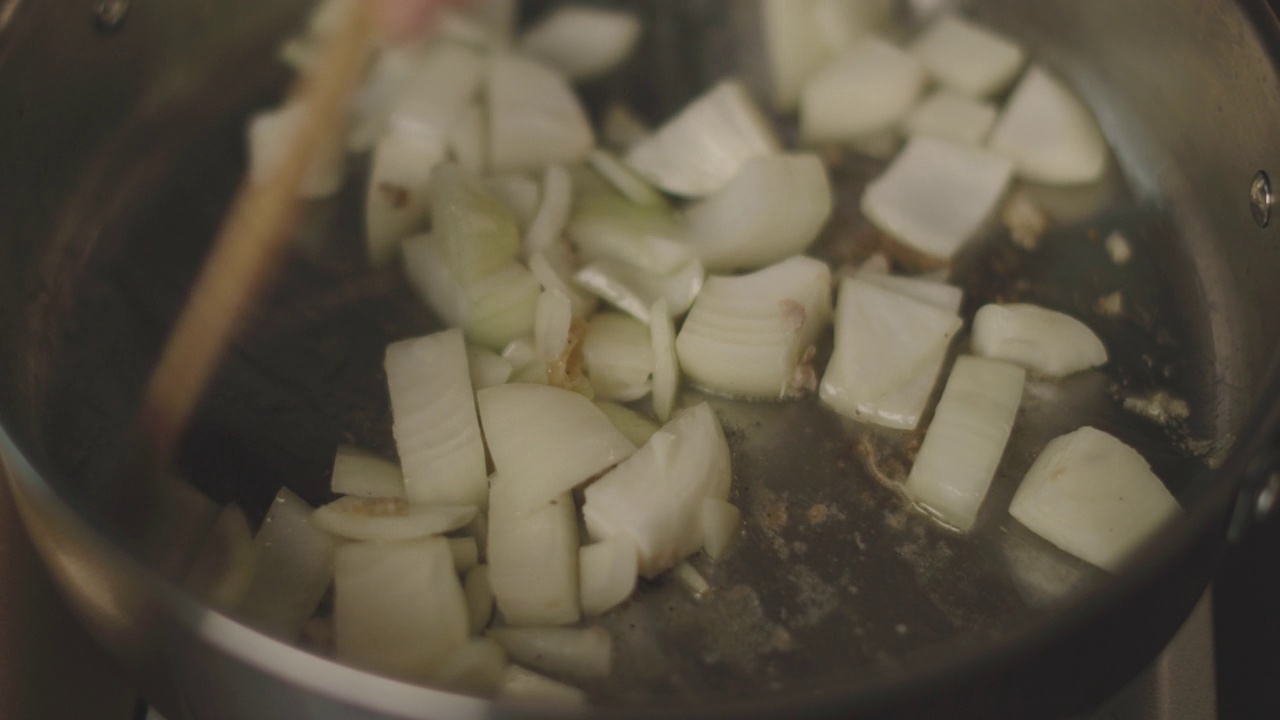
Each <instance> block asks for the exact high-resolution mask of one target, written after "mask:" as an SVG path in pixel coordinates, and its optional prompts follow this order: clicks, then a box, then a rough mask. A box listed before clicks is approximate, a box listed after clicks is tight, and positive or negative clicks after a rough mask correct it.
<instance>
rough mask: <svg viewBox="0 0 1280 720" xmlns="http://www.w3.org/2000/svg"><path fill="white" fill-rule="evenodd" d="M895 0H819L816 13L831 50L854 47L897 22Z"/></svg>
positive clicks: (815, 15)
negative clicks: (894, 11) (894, 9)
mask: <svg viewBox="0 0 1280 720" xmlns="http://www.w3.org/2000/svg"><path fill="white" fill-rule="evenodd" d="M893 6H894V2H893V0H815V1H814V3H813V15H814V18H815V19H816V20H817V23H818V30H819V31H820V32H821V33H822V39H823V40H824V41H825V42H826V44H827V47H828V48H829V49H830V50H831V52H833V53H835V54H839V53H840V52H842V51H844V50H847V49H848V48H850V47H853V45H854V44H856V43H857V42H858V41H860V40H863V39H864V38H866V37H867V36H868V35H872V34H874V33H883V32H885V31H887V30H889V28H890V26H891V25H892V24H893Z"/></svg>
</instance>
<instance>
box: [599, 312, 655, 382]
mask: <svg viewBox="0 0 1280 720" xmlns="http://www.w3.org/2000/svg"><path fill="white" fill-rule="evenodd" d="M582 361H583V364H584V367H585V368H586V371H587V377H588V378H590V379H591V387H593V388H595V391H596V397H598V398H600V399H602V400H621V401H623V402H629V401H631V400H637V399H639V398H641V397H644V396H645V395H646V394H647V393H648V392H649V377H650V375H652V374H653V369H654V354H653V345H652V343H651V342H650V340H649V328H648V327H646V326H645V324H644V323H642V322H640V321H638V320H636V319H635V318H632V317H630V316H628V315H623V314H621V313H615V312H605V313H599V314H597V315H595V316H594V317H592V318H591V325H590V327H589V328H588V329H587V335H586V337H585V338H583V340H582Z"/></svg>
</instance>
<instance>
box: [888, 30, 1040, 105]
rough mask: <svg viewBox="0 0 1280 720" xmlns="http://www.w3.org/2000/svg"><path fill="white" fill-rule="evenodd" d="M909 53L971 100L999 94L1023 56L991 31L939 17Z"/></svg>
mask: <svg viewBox="0 0 1280 720" xmlns="http://www.w3.org/2000/svg"><path fill="white" fill-rule="evenodd" d="M911 53H912V54H913V55H915V56H916V57H917V58H920V62H921V63H923V64H924V66H925V67H926V68H928V70H929V74H931V75H933V77H934V78H935V79H937V81H938V84H940V85H942V86H943V87H945V88H948V89H950V90H954V91H956V92H958V93H962V94H964V95H968V96H969V97H974V98H984V97H990V96H991V95H994V94H996V93H997V92H1000V91H1001V90H1003V89H1004V88H1005V87H1007V86H1008V85H1009V83H1010V82H1011V81H1012V80H1013V78H1014V77H1015V76H1016V75H1017V74H1018V70H1020V69H1021V68H1022V63H1023V60H1024V59H1025V58H1026V54H1025V53H1024V52H1023V51H1022V48H1020V47H1018V45H1017V44H1016V43H1014V42H1013V41H1011V40H1009V39H1008V38H1006V37H1004V36H1003V35H999V34H997V33H996V32H994V31H993V30H991V29H990V28H986V27H983V26H981V25H978V24H977V23H974V22H971V21H969V20H965V19H964V18H960V17H957V16H955V15H949V14H948V15H942V16H941V17H939V18H938V19H937V20H934V21H933V23H932V24H930V25H929V27H928V28H926V29H925V31H924V32H923V33H921V34H920V37H918V38H916V41H915V42H913V43H912V44H911Z"/></svg>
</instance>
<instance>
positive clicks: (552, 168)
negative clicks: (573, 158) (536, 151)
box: [521, 165, 573, 258]
mask: <svg viewBox="0 0 1280 720" xmlns="http://www.w3.org/2000/svg"><path fill="white" fill-rule="evenodd" d="M572 205H573V182H572V180H571V179H570V178H569V171H568V170H565V169H564V168H563V167H562V166H560V165H548V166H547V169H546V170H544V171H543V173H542V188H541V191H540V194H539V198H538V212H537V214H535V215H534V216H533V221H532V222H530V223H529V227H528V229H527V230H525V233H524V240H523V241H522V243H521V245H522V248H523V252H524V256H525V257H526V258H529V257H532V256H533V255H534V254H536V253H539V252H543V251H545V250H546V249H547V247H548V246H549V245H551V244H552V243H554V242H556V241H557V240H559V239H560V234H561V233H563V232H564V226H565V223H567V222H568V221H569V209H570V208H571V207H572Z"/></svg>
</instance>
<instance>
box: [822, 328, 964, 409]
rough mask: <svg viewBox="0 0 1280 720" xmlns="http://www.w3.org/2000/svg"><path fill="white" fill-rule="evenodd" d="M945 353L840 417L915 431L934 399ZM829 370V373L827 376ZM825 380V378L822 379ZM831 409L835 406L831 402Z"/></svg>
mask: <svg viewBox="0 0 1280 720" xmlns="http://www.w3.org/2000/svg"><path fill="white" fill-rule="evenodd" d="M946 359H947V350H946V348H945V347H943V348H940V349H939V350H938V352H937V353H936V354H935V355H934V358H933V359H932V360H930V361H928V362H926V363H925V364H924V367H923V369H922V370H920V372H918V373H916V374H915V376H914V377H912V378H911V379H909V380H907V381H906V382H904V383H902V384H901V385H899V386H898V387H896V388H894V389H893V390H890V391H888V392H886V393H885V394H883V395H881V396H880V397H878V398H874V399H870V400H862V401H859V402H857V403H856V404H855V405H854V408H853V412H852V413H849V412H845V411H841V412H842V413H843V414H845V415H847V416H849V417H853V418H856V419H858V420H863V421H865V422H870V423H875V424H876V425H882V426H884V427H889V428H895V429H898V430H914V429H916V426H917V425H919V424H920V419H921V418H922V417H924V412H925V409H926V408H927V407H928V405H929V398H931V397H933V391H934V388H936V387H937V385H938V377H939V375H941V374H942V366H943V365H945V364H946ZM829 373H830V370H828V374H829ZM823 380H824V381H825V380H826V377H825V376H824V377H823ZM832 406H833V407H834V406H835V405H834V403H832Z"/></svg>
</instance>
